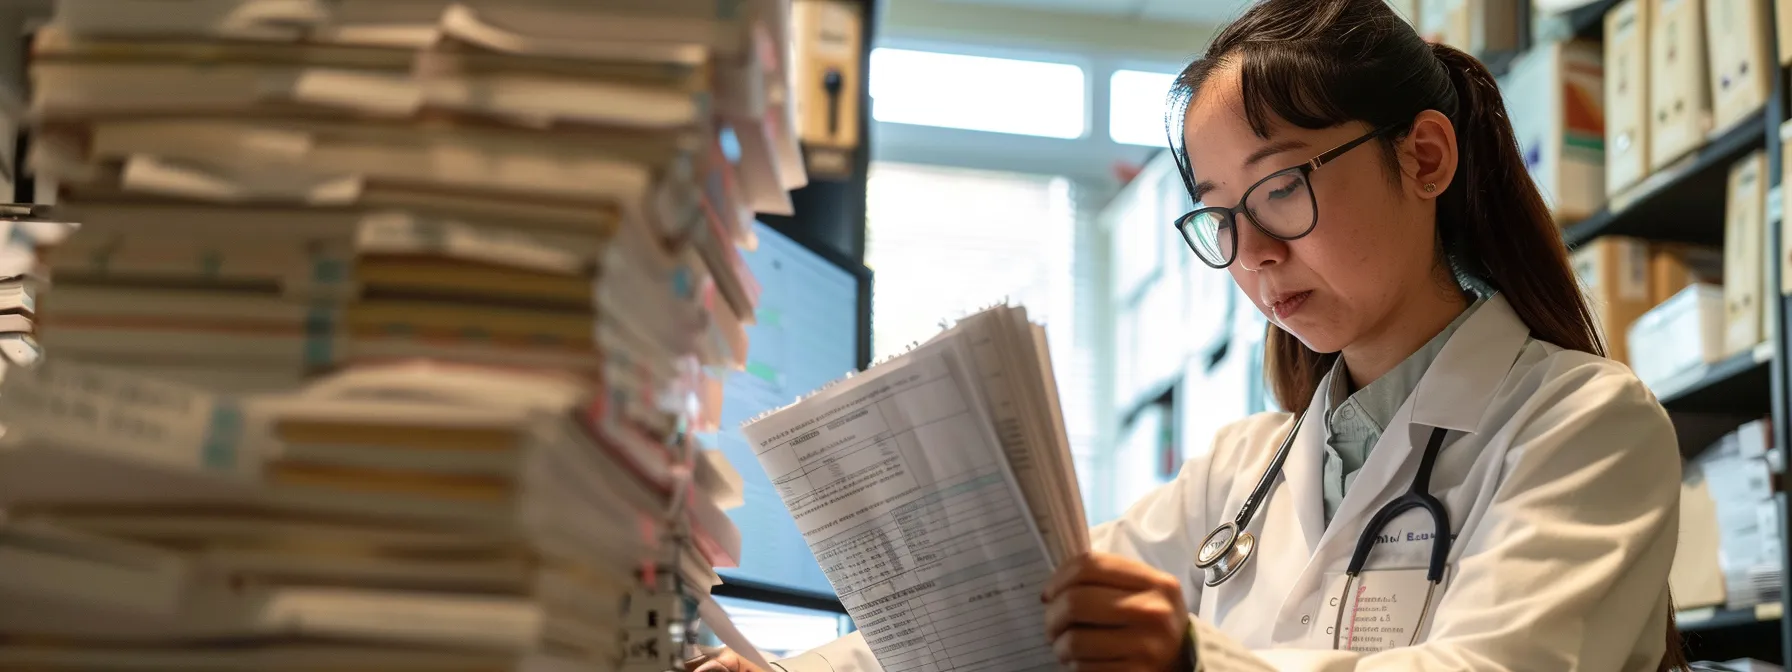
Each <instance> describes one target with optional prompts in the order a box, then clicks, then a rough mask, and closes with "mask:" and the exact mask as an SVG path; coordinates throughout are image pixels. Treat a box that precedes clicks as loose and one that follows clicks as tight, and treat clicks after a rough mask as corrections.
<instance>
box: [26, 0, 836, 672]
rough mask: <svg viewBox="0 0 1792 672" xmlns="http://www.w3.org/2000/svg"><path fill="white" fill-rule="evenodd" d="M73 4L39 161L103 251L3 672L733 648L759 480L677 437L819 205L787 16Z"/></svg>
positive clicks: (44, 419)
mask: <svg viewBox="0 0 1792 672" xmlns="http://www.w3.org/2000/svg"><path fill="white" fill-rule="evenodd" d="M57 9H58V11H57V15H56V19H55V21H54V22H53V23H52V24H51V25H50V26H48V27H46V28H45V29H43V30H42V31H40V32H39V35H38V38H37V42H36V43H35V44H34V46H33V50H32V54H33V61H32V64H31V70H32V74H33V81H34V83H35V90H34V91H33V96H32V100H31V101H30V105H31V109H32V112H33V113H34V115H35V117H36V119H37V120H38V121H39V124H38V129H37V130H38V137H37V140H36V142H35V143H34V144H33V147H34V150H33V155H32V157H31V160H32V162H33V165H34V167H35V168H36V169H37V170H38V171H39V173H40V174H41V175H43V176H44V177H45V179H46V180H48V181H50V182H52V183H54V184H56V185H57V186H58V189H59V191H58V198H59V201H58V204H57V206H58V208H59V214H60V215H61V216H65V217H68V218H70V219H74V220H77V221H81V222H82V228H81V230H80V232H79V233H78V234H77V235H74V236H71V237H70V238H69V239H68V240H67V241H65V242H64V243H63V244H62V245H59V246H57V247H56V248H55V249H54V250H53V251H52V252H51V253H50V254H49V255H48V256H47V259H48V266H49V271H50V272H51V273H53V276H54V278H55V286H54V288H53V290H51V291H47V292H45V293H44V295H43V296H42V297H41V303H42V309H41V310H40V311H37V313H36V320H37V322H38V324H37V327H38V332H39V335H40V337H41V340H42V342H43V344H44V347H45V349H46V352H47V355H48V356H47V358H46V359H47V365H45V366H41V367H38V368H36V369H33V370H31V371H30V372H29V374H28V375H15V376H13V377H11V378H10V379H9V380H8V381H7V382H6V383H5V387H4V389H0V421H3V422H7V423H9V431H8V433H7V434H6V436H5V441H4V444H3V445H0V506H4V507H6V508H7V509H8V510H9V511H10V512H11V516H12V523H11V525H10V526H9V527H7V528H0V535H6V536H0V642H10V643H7V644H0V667H20V666H23V667H30V668H47V669H53V668H59V667H79V668H82V669H96V668H97V669H108V668H112V667H117V666H120V665H123V664H124V661H129V662H130V663H131V664H132V665H148V667H147V668H143V667H134V668H133V669H183V670H184V669H212V668H240V667H263V666H270V667H292V668H294V669H301V668H308V669H316V668H338V669H340V668H351V667H352V668H359V669H407V670H410V669H417V670H433V669H455V670H460V669H473V668H479V669H560V667H561V666H567V667H569V668H570V667H574V666H576V667H578V668H579V669H600V670H601V669H623V670H629V671H630V672H634V671H635V670H654V671H655V672H657V671H659V670H665V669H672V668H675V667H676V666H677V663H678V660H679V655H680V654H681V653H682V651H680V650H679V646H680V645H682V644H684V642H683V641H682V639H681V638H682V634H683V632H685V631H684V630H683V629H682V628H681V627H679V626H681V624H682V623H683V622H684V621H686V620H688V619H687V616H689V615H690V614H691V613H692V612H694V611H700V612H703V615H704V616H705V617H706V618H705V622H706V624H707V625H709V626H711V627H712V628H714V629H715V630H717V631H718V632H720V633H727V632H730V629H729V628H728V627H727V625H726V623H725V621H723V622H718V621H719V620H720V619H719V618H718V617H719V616H720V612H719V611H717V610H716V608H715V607H714V603H713V602H710V601H708V599H707V596H706V593H707V589H708V587H709V586H710V585H712V584H713V583H714V582H715V580H716V579H715V575H714V573H713V571H712V570H711V567H712V566H718V565H719V566H727V565H731V564H733V563H734V562H735V560H736V559H737V556H738V553H739V549H740V539H739V532H738V531H737V530H736V529H735V528H734V526H733V525H732V524H731V523H730V522H729V520H728V518H727V517H726V516H725V515H724V514H723V513H722V511H723V509H724V508H725V507H727V506H729V505H732V504H737V503H738V500H739V482H738V478H736V477H735V476H734V475H733V474H732V473H731V472H729V471H728V470H727V468H726V463H725V462H724V461H721V460H719V459H715V458H714V457H713V456H712V455H711V454H709V453H708V452H707V451H703V450H701V447H700V446H697V445H696V444H694V443H693V442H691V440H690V439H689V438H688V437H689V436H690V435H691V430H693V429H700V428H702V427H704V426H705V425H707V424H713V422H714V416H715V413H716V408H715V407H714V406H715V405H716V404H718V403H719V399H715V398H714V397H713V395H712V394H709V392H710V391H711V390H713V389H714V387H715V386H714V385H713V383H712V381H711V380H710V379H711V378H712V377H714V375H716V373H715V372H716V371H718V370H725V369H728V368H731V367H734V366H738V364H739V362H740V361H741V360H742V358H743V357H744V352H745V347H746V343H745V335H744V334H745V332H744V328H743V326H742V325H743V323H744V322H746V321H749V320H751V318H752V315H753V309H754V303H755V301H756V298H757V287H756V286H755V284H754V282H753V279H752V277H751V276H750V274H749V273H747V272H746V268H745V265H744V263H743V262H742V260H741V258H740V254H739V249H738V248H739V247H741V246H747V245H751V244H752V243H753V241H752V238H751V236H750V234H749V232H750V231H751V228H750V226H749V225H750V223H751V218H752V214H753V213H754V212H755V211H766V210H772V211H776V210H780V209H783V210H788V207H789V199H788V196H787V194H785V191H786V190H787V189H788V188H790V187H793V186H796V185H799V184H801V183H802V181H803V179H804V178H803V175H802V171H801V167H800V165H797V164H794V163H793V162H792V161H791V160H790V158H789V157H794V156H795V155H796V152H795V147H794V144H793V143H792V142H791V141H790V140H789V138H790V137H791V136H790V134H789V132H788V129H789V126H790V124H789V120H788V118H787V114H786V112H785V111H784V110H783V108H782V107H781V103H780V101H781V99H782V96H783V95H785V90H786V89H787V87H785V86H783V85H782V84H781V82H782V81H783V74H782V72H783V70H782V68H783V65H782V64H781V63H780V59H779V56H780V55H781V54H782V53H784V51H785V48H784V46H783V45H784V40H785V39H787V37H786V32H787V29H786V28H785V24H786V22H787V21H788V8H787V7H786V6H785V3H784V2H783V0H740V1H728V2H720V3H718V2H715V1H714V0H701V1H698V0H601V1H600V0H462V1H455V0H404V1H402V2H393V1H392V0H331V1H329V2H324V1H321V0H60V2H59V3H58V8H57ZM736 148H738V150H739V151H735V149H736ZM9 540H11V543H8V541H9ZM9 551H10V552H9ZM9 563H10V564H9ZM14 577H25V578H14ZM125 584H128V585H131V586H133V588H132V589H130V590H109V589H105V588H104V586H108V585H125ZM8 591H11V592H8ZM10 635H16V636H17V638H9V637H8V636H10ZM20 642H30V644H22V643H20ZM46 642H47V644H46ZM70 643H73V644H70ZM731 644H737V645H739V646H745V643H744V642H731ZM226 645H227V646H226ZM102 649H103V650H104V654H103V655H102V654H100V653H95V651H100V650H102ZM625 663H630V664H634V665H636V666H634V667H629V666H627V665H626V664H625Z"/></svg>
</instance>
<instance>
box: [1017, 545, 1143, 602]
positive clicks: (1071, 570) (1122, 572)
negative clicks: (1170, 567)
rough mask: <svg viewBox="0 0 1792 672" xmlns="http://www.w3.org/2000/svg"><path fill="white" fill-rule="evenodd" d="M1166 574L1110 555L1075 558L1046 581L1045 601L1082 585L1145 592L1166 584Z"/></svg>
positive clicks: (1090, 554)
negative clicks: (1164, 582) (1164, 580)
mask: <svg viewBox="0 0 1792 672" xmlns="http://www.w3.org/2000/svg"><path fill="white" fill-rule="evenodd" d="M1162 574H1163V573H1162V572H1160V571H1158V570H1157V569H1156V568H1154V567H1152V566H1150V565H1147V564H1145V563H1142V562H1139V561H1137V560H1133V559H1132V558H1127V557H1122V556H1118V555H1113V554H1109V553H1086V554H1083V555H1080V556H1077V557H1075V558H1071V559H1070V560H1069V561H1067V562H1065V563H1064V564H1063V565H1062V566H1060V567H1058V571H1057V572H1056V573H1054V574H1053V575H1052V579H1051V581H1048V582H1046V586H1045V599H1046V600H1048V601H1049V600H1051V599H1052V597H1053V596H1055V595H1057V594H1058V593H1060V592H1063V591H1064V590H1065V589H1067V588H1069V587H1071V586H1074V585H1079V584H1089V585H1100V586H1107V587H1110V588H1121V589H1131V590H1144V589H1147V588H1157V587H1160V586H1161V584H1162V583H1163V578H1162Z"/></svg>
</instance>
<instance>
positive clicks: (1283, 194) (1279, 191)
mask: <svg viewBox="0 0 1792 672" xmlns="http://www.w3.org/2000/svg"><path fill="white" fill-rule="evenodd" d="M1300 182H1301V181H1300V178H1298V177H1297V178H1293V179H1290V180H1288V181H1287V182H1285V183H1283V184H1282V185H1280V186H1277V187H1276V188H1274V189H1271V190H1269V197H1270V198H1275V199H1282V198H1287V197H1289V196H1293V195H1294V194H1295V192H1297V191H1300Z"/></svg>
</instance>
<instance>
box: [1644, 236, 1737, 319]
mask: <svg viewBox="0 0 1792 672" xmlns="http://www.w3.org/2000/svg"><path fill="white" fill-rule="evenodd" d="M1701 282H1703V283H1707V284H1712V285H1721V284H1723V282H1724V251H1723V249H1722V248H1710V247H1702V246H1698V245H1688V244H1685V243H1651V244H1650V245H1649V302H1650V303H1651V304H1660V303H1662V302H1664V301H1667V300H1668V299H1671V298H1673V297H1674V295H1675V294H1679V293H1680V290H1682V289H1686V288H1687V287H1689V286H1692V285H1694V284H1697V283H1701Z"/></svg>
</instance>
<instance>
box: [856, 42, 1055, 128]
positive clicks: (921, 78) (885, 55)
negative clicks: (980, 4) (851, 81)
mask: <svg viewBox="0 0 1792 672" xmlns="http://www.w3.org/2000/svg"><path fill="white" fill-rule="evenodd" d="M1087 88H1088V87H1087V85H1086V83H1085V82H1084V77H1083V69H1082V68H1080V67H1077V66H1075V65H1070V64H1067V63H1047V62H1043V61H1021V60H1014V59H1007V58H988V57H983V56H966V55H963V54H947V53H939V52H931V51H911V50H906V49H876V50H873V51H872V52H871V98H872V106H871V107H872V112H871V113H872V117H873V118H875V119H877V120H878V121H883V122H894V123H901V124H916V125H920V126H939V127H944V128H961V129H967V130H973V131H991V132H996V133H1014V134H1019V135H1036V136H1044V137H1048V138H1066V139H1069V138H1080V137H1083V132H1084V131H1085V130H1086V129H1087V126H1088V122H1087V120H1086V117H1087V114H1086V112H1087V110H1086V109H1085V108H1086V107H1087V103H1086V102H1085V101H1086V90H1087Z"/></svg>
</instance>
